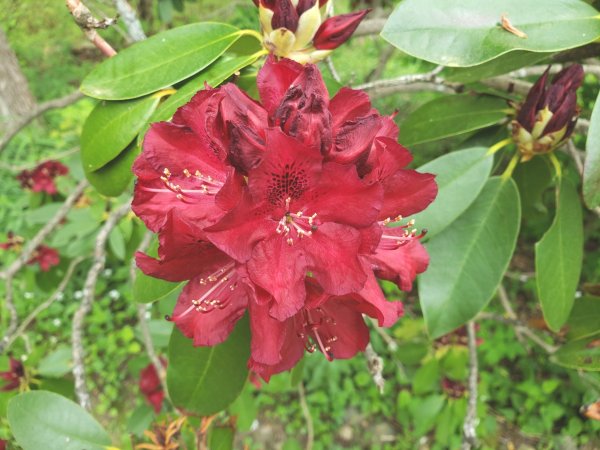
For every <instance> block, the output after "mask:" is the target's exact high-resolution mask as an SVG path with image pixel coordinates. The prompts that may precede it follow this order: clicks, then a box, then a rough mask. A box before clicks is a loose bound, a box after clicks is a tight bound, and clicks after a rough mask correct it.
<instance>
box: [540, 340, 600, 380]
mask: <svg viewBox="0 0 600 450" xmlns="http://www.w3.org/2000/svg"><path fill="white" fill-rule="evenodd" d="M552 360H553V361H554V362H555V363H556V364H559V365H561V366H564V367H568V368H569V369H583V370H592V371H600V334H595V335H594V336H590V337H588V338H584V339H577V340H575V341H571V342H568V343H567V344H565V345H563V346H562V347H561V348H560V349H559V350H558V351H557V352H556V353H555V354H554V355H553V356H552Z"/></svg>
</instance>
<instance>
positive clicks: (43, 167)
mask: <svg viewBox="0 0 600 450" xmlns="http://www.w3.org/2000/svg"><path fill="white" fill-rule="evenodd" d="M68 173H69V168H68V167H67V166H65V165H64V164H62V163H60V162H58V161H45V162H43V163H41V164H40V165H38V166H37V167H36V168H35V169H33V170H23V171H22V172H21V173H19V175H17V180H19V181H20V182H21V187H23V188H25V189H30V190H32V191H33V192H45V193H47V194H50V195H53V194H56V193H57V192H58V191H57V190H56V185H55V184H54V179H55V178H56V177H58V176H61V175H66V174H68Z"/></svg>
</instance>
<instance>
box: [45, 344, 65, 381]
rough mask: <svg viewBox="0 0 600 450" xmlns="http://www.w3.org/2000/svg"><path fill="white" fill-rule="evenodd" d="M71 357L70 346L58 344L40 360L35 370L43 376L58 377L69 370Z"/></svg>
mask: <svg viewBox="0 0 600 450" xmlns="http://www.w3.org/2000/svg"><path fill="white" fill-rule="evenodd" d="M72 358H73V355H72V352H71V348H70V347H67V346H66V345H63V346H60V347H58V348H57V349H56V350H54V351H53V352H52V353H50V354H49V355H46V356H45V357H44V358H43V359H42V360H41V361H40V364H39V365H38V368H37V371H38V373H39V374H40V375H41V376H43V377H52V378H60V377H62V376H64V375H66V374H67V373H69V372H70V371H71V366H72Z"/></svg>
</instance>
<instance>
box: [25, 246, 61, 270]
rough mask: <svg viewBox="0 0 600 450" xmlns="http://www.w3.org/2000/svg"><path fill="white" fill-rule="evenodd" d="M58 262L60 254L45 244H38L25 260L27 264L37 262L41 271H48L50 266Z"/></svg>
mask: <svg viewBox="0 0 600 450" xmlns="http://www.w3.org/2000/svg"><path fill="white" fill-rule="evenodd" d="M58 263H60V256H59V254H58V251H57V250H56V249H53V248H51V247H48V246H46V245H40V246H39V247H38V248H37V249H35V251H34V252H33V255H32V256H31V259H30V260H29V261H27V264H29V265H33V264H39V266H40V269H41V270H42V272H48V271H49V270H50V269H51V268H52V267H54V266H57V265H58Z"/></svg>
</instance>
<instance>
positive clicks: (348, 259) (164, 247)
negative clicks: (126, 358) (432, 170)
mask: <svg viewBox="0 0 600 450" xmlns="http://www.w3.org/2000/svg"><path fill="white" fill-rule="evenodd" d="M258 88H259V93H260V97H261V101H262V104H260V103H257V102H256V101H254V100H252V99H250V98H249V97H248V96H247V95H246V94H245V93H243V92H242V91H240V90H239V89H238V88H237V87H235V86H234V85H231V84H229V85H225V86H222V87H220V88H218V89H206V90H204V91H201V92H200V93H198V94H197V95H196V96H195V97H194V98H193V99H192V101H191V102H190V103H188V104H187V105H186V106H184V107H182V108H181V109H180V110H179V111H178V112H177V113H176V114H175V116H174V118H173V121H172V123H160V124H154V125H153V126H152V128H151V131H150V132H149V134H148V136H147V138H146V140H145V142H144V150H143V153H142V155H141V156H140V157H139V158H138V160H137V161H136V163H135V168H134V170H135V172H136V174H137V175H138V183H137V185H136V190H135V198H134V202H133V205H134V211H135V212H136V213H137V214H138V215H139V216H140V217H141V218H142V219H143V220H144V221H145V222H146V224H147V225H148V227H149V228H150V229H152V230H153V231H157V232H158V234H159V243H160V246H159V258H158V259H154V258H151V257H149V256H147V255H144V254H138V255H137V263H138V266H139V267H140V268H141V269H142V271H144V273H146V274H149V275H152V276H156V277H159V278H163V279H166V280H169V281H184V280H189V283H188V284H187V285H186V287H185V288H184V290H183V292H182V293H181V295H180V297H179V300H178V302H177V305H176V307H175V310H174V312H173V314H172V316H171V318H170V319H171V320H173V321H174V322H175V324H176V325H177V326H178V327H179V329H180V330H181V331H182V332H183V333H184V335H186V336H187V337H189V338H192V339H193V340H194V344H195V345H214V344H218V343H219V342H222V341H223V340H225V339H226V338H227V336H228V335H229V333H230V332H231V330H232V329H233V327H234V325H235V323H236V321H237V320H238V319H239V318H240V317H242V315H243V314H244V312H245V311H246V309H248V310H249V314H250V322H251V329H252V358H251V362H250V366H251V368H252V369H253V370H254V371H255V372H257V373H259V374H260V375H261V376H263V378H268V377H269V376H270V375H271V374H273V373H277V372H278V371H281V370H286V369H287V368H289V367H291V366H293V365H294V364H295V363H296V361H297V360H298V359H299V358H300V357H301V355H302V353H303V351H304V349H305V348H308V349H309V350H312V349H320V350H321V351H322V352H323V353H324V354H325V355H326V356H327V357H328V358H348V357H351V356H352V355H354V354H355V353H356V352H358V351H361V350H362V349H364V346H365V345H366V343H367V342H368V331H367V328H366V326H365V324H364V323H363V320H362V314H368V315H370V316H371V317H375V318H377V319H378V320H379V323H380V325H382V326H390V325H392V324H393V323H394V322H395V321H396V320H397V319H398V317H399V316H400V315H401V314H402V308H401V304H400V303H391V302H388V301H387V300H386V299H385V297H384V295H383V293H382V291H381V289H380V288H379V285H378V283H377V278H376V277H379V278H384V279H388V280H392V281H394V282H396V283H397V284H398V285H399V286H400V287H401V288H402V289H405V290H410V289H411V287H412V282H413V280H414V278H415V276H416V275H417V274H418V273H421V272H423V271H424V270H425V269H426V267H427V263H428V257H427V254H426V252H425V250H424V248H423V247H422V246H421V244H420V243H419V242H418V240H419V239H420V237H422V235H423V233H421V234H419V233H417V232H416V230H415V229H413V224H412V223H411V222H409V223H407V224H405V225H400V224H398V225H400V226H399V227H396V228H393V227H389V226H388V225H389V224H390V223H391V222H392V221H391V220H390V219H389V218H390V217H397V216H400V215H401V216H409V215H411V214H414V213H416V212H418V211H420V210H422V209H424V208H425V207H426V206H427V205H428V204H429V203H430V202H431V201H432V200H433V199H434V198H435V195H436V193H437V186H436V184H435V182H434V180H433V178H434V177H433V175H431V174H421V173H418V172H416V171H414V170H408V169H406V168H405V167H406V165H407V164H408V163H409V162H410V160H411V156H410V153H409V152H408V151H407V150H406V149H404V148H403V147H402V146H401V145H400V144H398V142H397V139H398V128H397V126H396V125H395V124H394V122H393V120H392V118H391V117H384V116H381V115H380V114H379V113H378V112H377V111H376V110H374V109H373V108H372V106H371V103H370V101H369V98H368V96H367V95H366V94H365V93H363V92H360V91H354V90H351V89H342V90H340V92H339V93H338V94H337V95H336V96H335V97H333V98H332V99H329V95H328V93H327V90H326V88H325V85H324V83H323V80H322V77H321V74H320V73H319V71H318V69H317V68H316V67H315V66H312V65H306V66H302V65H300V64H297V63H294V62H292V61H289V60H282V61H280V62H276V61H275V59H274V58H269V59H268V61H267V63H266V65H265V66H264V67H263V69H262V70H261V71H260V73H259V75H258ZM301 336H303V337H301ZM334 338H335V339H334ZM332 339H333V340H332ZM327 340H329V342H327ZM334 342H335V343H334ZM328 347H329V350H328Z"/></svg>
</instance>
